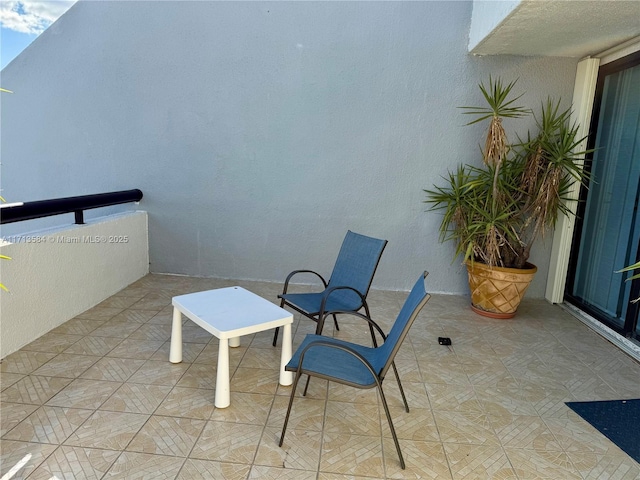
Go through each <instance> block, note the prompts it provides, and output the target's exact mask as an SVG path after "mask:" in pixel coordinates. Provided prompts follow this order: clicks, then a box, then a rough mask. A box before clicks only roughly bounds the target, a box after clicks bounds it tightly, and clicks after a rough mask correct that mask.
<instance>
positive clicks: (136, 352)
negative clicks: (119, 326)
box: [107, 338, 164, 360]
mask: <svg viewBox="0 0 640 480" xmlns="http://www.w3.org/2000/svg"><path fill="white" fill-rule="evenodd" d="M163 343H164V342H160V341H156V340H138V339H136V338H125V339H124V340H123V341H122V342H121V343H120V344H119V345H118V346H117V347H116V348H114V349H113V350H111V351H110V352H109V353H108V354H107V356H108V357H117V358H134V359H141V360H148V359H149V358H151V357H152V356H153V354H154V353H156V351H157V350H158V349H159V348H160V347H162V345H163Z"/></svg>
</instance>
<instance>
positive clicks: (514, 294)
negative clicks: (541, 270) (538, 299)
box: [467, 262, 538, 318]
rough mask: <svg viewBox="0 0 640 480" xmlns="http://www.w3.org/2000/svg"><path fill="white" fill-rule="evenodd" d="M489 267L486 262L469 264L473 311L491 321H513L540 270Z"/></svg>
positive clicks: (533, 267)
mask: <svg viewBox="0 0 640 480" xmlns="http://www.w3.org/2000/svg"><path fill="white" fill-rule="evenodd" d="M527 267H528V268H524V269H520V268H502V267H492V268H489V267H488V266H487V265H485V264H484V263H480V262H473V265H471V262H467V271H468V272H469V288H470V289H471V308H472V309H473V311H474V312H476V313H478V314H480V315H483V316H485V317H491V318H513V317H514V316H515V314H516V310H517V309H518V305H520V301H521V300H522V298H523V297H524V294H525V292H526V291H527V288H529V284H530V283H531V280H533V276H534V275H535V273H536V271H537V270H538V267H536V266H535V265H532V264H531V263H527Z"/></svg>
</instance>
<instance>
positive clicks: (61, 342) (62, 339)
mask: <svg viewBox="0 0 640 480" xmlns="http://www.w3.org/2000/svg"><path fill="white" fill-rule="evenodd" d="M81 338H83V336H82V335H68V334H62V333H52V332H49V333H47V334H45V335H43V336H41V337H40V338H38V339H37V340H35V341H33V342H31V343H30V344H28V345H26V346H24V347H22V350H27V351H30V352H51V353H62V352H63V351H64V350H66V349H67V348H69V346H71V345H73V344H74V343H76V342H77V341H78V340H80V339H81Z"/></svg>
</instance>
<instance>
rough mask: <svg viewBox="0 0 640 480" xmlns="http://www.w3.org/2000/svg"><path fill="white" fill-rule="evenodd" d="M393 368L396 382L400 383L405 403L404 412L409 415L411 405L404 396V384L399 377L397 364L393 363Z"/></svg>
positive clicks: (399, 386)
mask: <svg viewBox="0 0 640 480" xmlns="http://www.w3.org/2000/svg"><path fill="white" fill-rule="evenodd" d="M391 366H392V367H393V373H395V375H396V380H397V381H398V388H399V389H400V395H402V401H403V402H404V410H405V411H406V412H407V413H409V404H408V403H407V397H405V396H404V388H402V382H401V381H400V375H398V369H397V368H396V362H393V363H392V364H391Z"/></svg>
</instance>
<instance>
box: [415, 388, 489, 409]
mask: <svg viewBox="0 0 640 480" xmlns="http://www.w3.org/2000/svg"><path fill="white" fill-rule="evenodd" d="M425 385H426V388H427V395H429V401H430V402H431V408H433V410H434V411H437V410H447V411H456V410H465V411H480V410H482V408H481V406H480V402H479V401H478V398H477V396H476V393H475V391H474V389H473V387H471V386H470V385H453V384H444V383H433V384H432V383H427V384H425Z"/></svg>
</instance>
